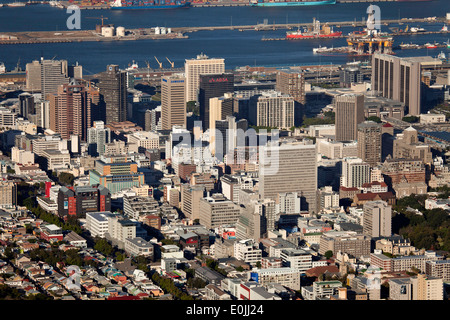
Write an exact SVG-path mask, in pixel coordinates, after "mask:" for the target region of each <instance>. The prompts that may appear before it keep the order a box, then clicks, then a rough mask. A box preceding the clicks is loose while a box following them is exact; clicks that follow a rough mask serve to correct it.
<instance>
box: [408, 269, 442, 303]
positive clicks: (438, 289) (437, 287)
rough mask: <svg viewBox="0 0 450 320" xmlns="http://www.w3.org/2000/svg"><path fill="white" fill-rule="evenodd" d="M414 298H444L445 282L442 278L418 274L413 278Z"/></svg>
mask: <svg viewBox="0 0 450 320" xmlns="http://www.w3.org/2000/svg"><path fill="white" fill-rule="evenodd" d="M412 283H413V300H444V283H443V280H442V278H437V277H431V276H428V275H426V274H423V273H421V274H418V275H417V277H414V278H413V279H412Z"/></svg>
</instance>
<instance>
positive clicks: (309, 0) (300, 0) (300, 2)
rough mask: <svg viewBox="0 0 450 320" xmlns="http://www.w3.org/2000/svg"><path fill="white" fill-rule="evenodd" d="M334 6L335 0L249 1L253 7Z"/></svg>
mask: <svg viewBox="0 0 450 320" xmlns="http://www.w3.org/2000/svg"><path fill="white" fill-rule="evenodd" d="M326 4H336V0H281V1H280V0H250V5H251V6H254V7H288V6H318V5H326Z"/></svg>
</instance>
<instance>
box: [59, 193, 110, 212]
mask: <svg viewBox="0 0 450 320" xmlns="http://www.w3.org/2000/svg"><path fill="white" fill-rule="evenodd" d="M57 203H58V215H59V216H60V217H63V218H67V217H68V216H77V217H84V216H85V215H86V213H88V212H103V211H110V210H111V193H110V192H109V190H108V189H107V188H105V187H103V186H101V185H92V186H76V187H73V188H72V187H71V188H70V189H69V188H67V187H61V188H60V189H59V191H58V198H57Z"/></svg>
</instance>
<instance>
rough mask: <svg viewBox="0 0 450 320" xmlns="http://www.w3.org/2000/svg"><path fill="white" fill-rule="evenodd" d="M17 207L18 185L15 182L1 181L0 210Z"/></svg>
mask: <svg viewBox="0 0 450 320" xmlns="http://www.w3.org/2000/svg"><path fill="white" fill-rule="evenodd" d="M15 205H17V185H16V184H15V183H14V182H13V181H8V180H6V181H0V208H13V207H14V206H15Z"/></svg>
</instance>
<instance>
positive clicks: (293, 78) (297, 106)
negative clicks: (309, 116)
mask: <svg viewBox="0 0 450 320" xmlns="http://www.w3.org/2000/svg"><path fill="white" fill-rule="evenodd" d="M275 90H277V91H279V92H281V93H284V94H288V95H290V96H292V97H293V98H294V116H295V118H294V123H295V125H299V124H300V123H301V121H302V118H303V115H304V112H303V106H304V105H305V103H306V92H305V77H304V75H303V72H302V71H301V70H292V69H283V70H279V71H278V72H277V78H276V85H275Z"/></svg>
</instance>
